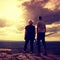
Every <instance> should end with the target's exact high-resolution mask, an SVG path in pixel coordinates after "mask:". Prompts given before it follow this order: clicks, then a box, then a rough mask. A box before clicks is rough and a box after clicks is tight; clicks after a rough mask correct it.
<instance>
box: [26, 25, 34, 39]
mask: <svg viewBox="0 0 60 60" xmlns="http://www.w3.org/2000/svg"><path fill="white" fill-rule="evenodd" d="M25 29H26V39H33V38H34V37H35V26H33V25H28V26H26V28H25Z"/></svg>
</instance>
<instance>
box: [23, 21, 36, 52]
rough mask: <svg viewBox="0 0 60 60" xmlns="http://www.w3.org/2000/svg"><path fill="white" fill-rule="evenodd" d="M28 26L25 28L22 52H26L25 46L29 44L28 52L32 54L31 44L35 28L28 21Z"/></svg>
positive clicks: (31, 22)
mask: <svg viewBox="0 0 60 60" xmlns="http://www.w3.org/2000/svg"><path fill="white" fill-rule="evenodd" d="M28 23H29V24H28V25H27V26H26V27H25V45H24V52H26V49H27V45H28V43H29V42H30V52H31V53H33V44H34V39H35V26H34V25H33V21H32V20H30V21H29V22H28Z"/></svg>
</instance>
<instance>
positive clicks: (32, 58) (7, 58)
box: [0, 49, 60, 60]
mask: <svg viewBox="0 0 60 60" xmlns="http://www.w3.org/2000/svg"><path fill="white" fill-rule="evenodd" d="M1 50H2V49H1ZM1 50H0V51H1ZM4 51H6V52H8V51H9V52H12V50H8V49H7V50H6V49H5V50H3V52H0V60H60V55H53V54H48V55H47V56H45V55H43V54H41V56H37V55H36V54H35V53H33V54H31V53H23V52H21V53H6V52H4Z"/></svg>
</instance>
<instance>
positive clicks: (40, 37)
mask: <svg viewBox="0 0 60 60" xmlns="http://www.w3.org/2000/svg"><path fill="white" fill-rule="evenodd" d="M45 32H46V25H45V23H44V21H43V20H42V17H41V16H39V21H38V23H37V52H38V54H40V53H41V44H40V43H41V41H42V44H43V46H44V51H45V52H44V55H47V50H46V43H45Z"/></svg>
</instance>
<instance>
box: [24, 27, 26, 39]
mask: <svg viewBox="0 0 60 60" xmlns="http://www.w3.org/2000/svg"><path fill="white" fill-rule="evenodd" d="M26 34H27V31H26V27H25V37H24V39H26Z"/></svg>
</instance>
